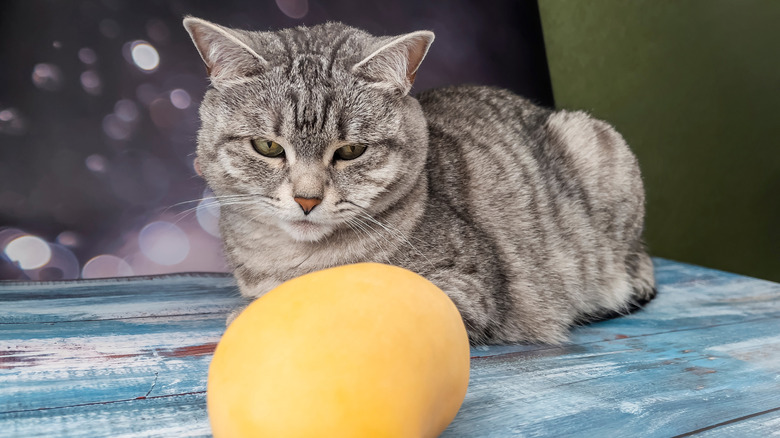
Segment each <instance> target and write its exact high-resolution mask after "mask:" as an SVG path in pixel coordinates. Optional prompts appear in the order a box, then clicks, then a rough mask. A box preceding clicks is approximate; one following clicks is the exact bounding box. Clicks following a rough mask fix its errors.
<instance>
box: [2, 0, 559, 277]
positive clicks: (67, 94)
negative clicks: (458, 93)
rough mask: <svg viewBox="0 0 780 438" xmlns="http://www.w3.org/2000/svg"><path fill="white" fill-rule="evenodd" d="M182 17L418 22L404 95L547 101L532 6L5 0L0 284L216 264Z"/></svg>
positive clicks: (274, 24) (396, 29) (199, 69)
mask: <svg viewBox="0 0 780 438" xmlns="http://www.w3.org/2000/svg"><path fill="white" fill-rule="evenodd" d="M187 14H191V15H195V16H198V17H201V18H205V19H208V20H211V21H214V22H217V23H220V24H223V25H227V26H232V27H239V28H244V29H257V30H271V29H279V28H284V27H289V26H295V25H300V24H308V25H311V24H317V23H322V22H325V21H328V20H336V21H343V22H345V23H347V24H350V25H353V26H357V27H361V28H363V29H365V30H367V31H369V32H371V33H373V34H378V35H393V34H400V33H404V32H410V31H413V30H420V29H430V30H433V31H434V32H435V33H436V36H437V38H436V42H435V43H434V44H433V46H432V48H431V51H430V52H429V54H428V56H427V58H426V60H425V62H424V63H423V66H422V67H421V69H420V73H419V74H418V76H417V82H416V83H415V89H414V90H415V91H420V90H424V89H426V88H430V87H435V86H442V85H449V84H457V83H478V84H487V85H496V86H501V87H505V88H509V89H511V90H513V91H515V92H517V93H520V94H522V95H525V96H526V97H529V98H531V99H533V100H535V101H536V102H538V103H540V104H542V105H546V106H552V105H553V102H552V92H551V87H550V82H549V75H548V69H547V65H546V61H545V55H544V45H543V38H542V31H541V27H540V22H539V13H538V8H537V5H536V2H535V1H528V0H526V1H510V0H506V1H483V2H477V1H464V0H449V1H441V2H434V1H430V2H426V1H419V0H394V1H387V0H361V1H359V2H357V1H351V0H350V1H347V0H337V1H315V0H222V1H219V2H213V1H186V0H173V1H162V0H160V1H131V0H89V1H57V0H50V1H44V0H16V1H13V0H10V1H8V0H7V1H3V2H2V3H0V279H32V280H55V279H73V278H79V277H84V278H94V277H109V276H125V275H146V274H158V273H166V272H182V271H223V270H225V269H226V267H225V264H224V260H223V257H222V252H221V248H220V241H219V238H218V231H217V226H216V224H217V219H218V215H219V210H218V208H216V206H215V205H213V204H211V203H210V202H209V201H208V200H207V199H206V200H201V199H203V198H208V196H209V193H208V191H207V190H206V187H205V185H204V184H203V182H202V181H201V180H200V179H199V178H198V177H197V176H196V174H195V172H194V170H193V167H192V162H193V158H194V150H195V135H196V131H197V128H198V117H197V108H198V104H199V102H200V99H201V97H202V96H203V93H204V92H205V90H206V87H207V80H206V76H205V70H204V68H203V65H202V62H201V60H200V57H199V56H198V54H197V52H196V51H195V49H194V47H193V46H192V43H191V42H190V40H189V36H188V35H187V33H186V32H185V31H184V29H183V28H182V26H181V19H182V17H183V16H184V15H187Z"/></svg>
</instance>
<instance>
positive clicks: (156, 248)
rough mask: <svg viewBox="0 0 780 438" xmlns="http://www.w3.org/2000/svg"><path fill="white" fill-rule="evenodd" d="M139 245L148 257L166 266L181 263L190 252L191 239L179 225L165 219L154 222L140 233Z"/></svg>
mask: <svg viewBox="0 0 780 438" xmlns="http://www.w3.org/2000/svg"><path fill="white" fill-rule="evenodd" d="M138 245H139V247H140V248H141V252H142V253H143V255H145V256H146V257H147V258H148V259H150V260H152V261H153V262H155V263H158V264H160V265H165V266H172V265H176V264H179V263H181V262H182V261H184V259H185V258H187V255H188V254H189V252H190V240H189V238H188V237H187V234H186V233H185V232H184V231H182V229H181V228H179V227H178V226H176V225H174V224H172V223H170V222H165V221H156V222H152V223H150V224H149V225H147V226H145V227H144V228H143V229H142V230H141V232H140V233H139V235H138Z"/></svg>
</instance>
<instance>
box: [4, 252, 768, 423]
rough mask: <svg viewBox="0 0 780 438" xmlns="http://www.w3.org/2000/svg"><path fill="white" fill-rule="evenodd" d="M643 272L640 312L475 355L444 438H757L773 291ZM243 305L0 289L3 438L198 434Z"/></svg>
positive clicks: (219, 296)
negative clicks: (217, 353)
mask: <svg viewBox="0 0 780 438" xmlns="http://www.w3.org/2000/svg"><path fill="white" fill-rule="evenodd" d="M655 265H656V275H657V278H658V282H659V291H660V293H659V297H658V298H657V299H656V300H655V301H653V302H652V303H651V304H650V306H648V308H647V309H646V310H644V311H641V312H638V313H636V314H634V315H631V316H628V317H625V318H618V319H615V320H611V321H606V322H603V323H599V324H594V325H590V326H585V327H580V328H577V329H575V330H574V331H573V334H572V339H571V342H570V343H569V344H567V345H564V346H560V347H554V346H533V345H516V346H490V347H476V348H474V349H472V355H473V356H474V358H473V359H472V378H471V381H470V386H469V392H468V394H467V397H466V401H465V403H464V406H463V409H462V410H461V412H460V413H459V415H458V417H457V418H456V419H455V421H454V422H453V424H452V425H451V426H450V428H449V429H448V430H447V432H446V433H445V436H512V435H555V436H558V435H566V434H575V435H595V434H600V435H609V436H613V435H641V436H672V435H675V434H685V433H689V432H692V431H701V433H708V434H718V433H726V432H718V430H719V429H722V430H723V431H729V430H732V429H733V430H734V431H738V432H739V434H738V436H742V435H743V434H747V435H744V436H749V435H750V434H749V432H750V431H756V430H758V431H761V430H769V429H767V428H766V424H774V423H771V422H772V421H775V420H773V419H775V418H776V416H775V414H774V413H773V412H769V413H765V414H764V415H759V416H752V417H751V415H754V414H756V413H759V412H763V411H765V410H767V409H772V408H774V407H778V406H780V403H778V398H780V397H778V395H777V394H780V379H778V376H779V375H780V285H779V284H776V283H771V282H766V281H761V280H756V279H750V278H746V277H741V276H738V275H734V274H728V273H723V272H719V271H714V270H710V269H704V268H700V267H695V266H691V265H685V264H680V263H676V262H672V261H667V260H661V259H656V260H655ZM241 303H242V300H241V299H240V298H239V297H238V294H237V290H236V288H235V284H234V283H233V281H232V279H230V278H229V277H225V276H209V275H206V276H189V275H180V276H166V277H156V278H147V279H130V280H120V281H113V280H90V281H86V282H83V283H82V282H66V283H60V282H56V283H48V284H41V283H26V284H22V283H11V284H3V283H0V430H2V431H3V432H0V434H3V433H6V431H12V432H11V433H12V435H11V436H59V435H68V436H122V435H123V434H134V435H143V436H189V435H187V434H188V433H191V434H192V436H204V435H206V436H207V435H208V434H209V432H208V422H207V418H206V412H205V398H204V394H203V391H205V382H206V376H207V370H208V363H209V361H210V358H211V352H212V351H213V348H214V346H215V343H216V342H217V341H218V339H219V337H220V336H221V333H222V332H223V331H224V321H225V319H224V318H225V315H226V313H227V311H229V310H231V309H233V308H234V307H235V306H238V305H240V304H241ZM158 419H159V420H160V421H158ZM740 419H743V420H740ZM732 420H733V421H732ZM721 423H725V424H721ZM743 423H744V424H743ZM714 426H717V427H714ZM711 436H728V435H711Z"/></svg>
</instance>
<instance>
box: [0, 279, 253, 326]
mask: <svg viewBox="0 0 780 438" xmlns="http://www.w3.org/2000/svg"><path fill="white" fill-rule="evenodd" d="M244 302H245V301H244V300H243V299H242V298H241V297H240V296H239V293H238V287H237V286H236V284H235V280H233V278H232V277H228V276H225V275H221V274H213V275H209V274H178V275H165V276H157V277H129V278H118V279H96V280H79V281H62V282H0V303H2V311H0V324H14V323H32V322H40V323H45V322H62V321H78V320H90V319H122V318H134V317H139V316H160V315H186V314H200V313H213V312H228V311H230V310H232V309H234V308H236V307H237V306H239V305H241V304H242V303H244Z"/></svg>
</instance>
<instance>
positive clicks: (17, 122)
mask: <svg viewBox="0 0 780 438" xmlns="http://www.w3.org/2000/svg"><path fill="white" fill-rule="evenodd" d="M26 130H27V123H26V122H25V120H24V118H23V117H22V115H21V114H20V113H19V110H17V109H16V108H5V109H0V134H9V135H22V134H24V133H25V131H26Z"/></svg>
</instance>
